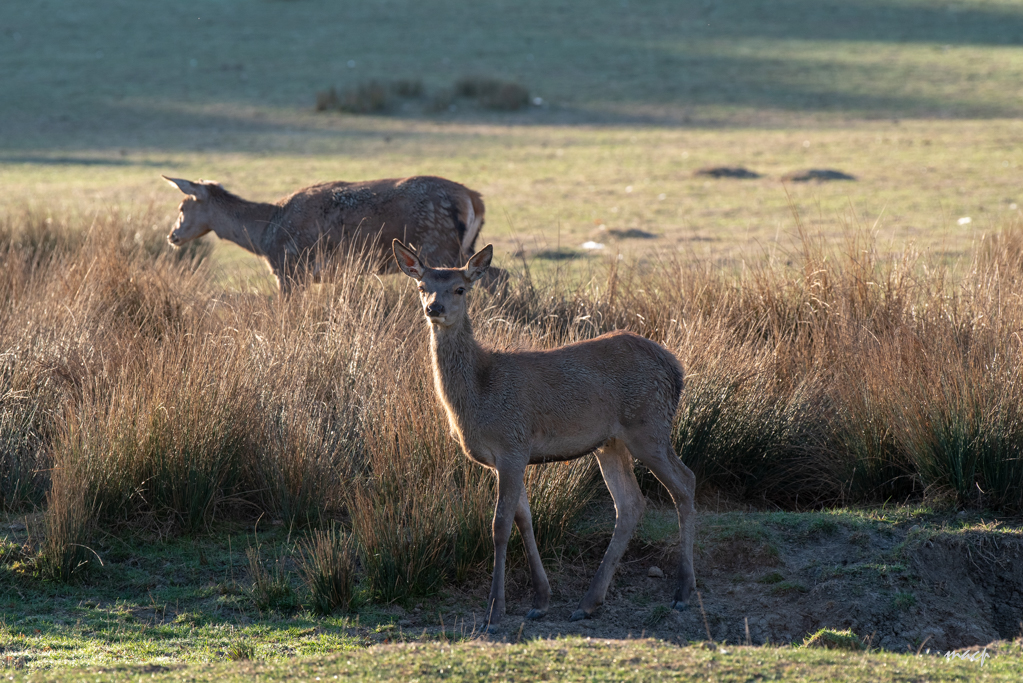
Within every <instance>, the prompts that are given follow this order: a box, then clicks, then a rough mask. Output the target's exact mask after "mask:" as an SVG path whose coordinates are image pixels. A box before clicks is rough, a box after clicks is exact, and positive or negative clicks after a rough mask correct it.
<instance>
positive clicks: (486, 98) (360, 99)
mask: <svg viewBox="0 0 1023 683" xmlns="http://www.w3.org/2000/svg"><path fill="white" fill-rule="evenodd" d="M415 100H419V101H421V102H422V103H421V104H420V105H417V106H419V107H421V108H422V110H423V111H426V112H433V113H440V112H445V111H454V110H457V109H458V106H459V104H461V103H471V104H472V105H474V106H476V107H478V108H480V109H487V110H490V111H517V110H519V109H523V108H525V107H527V106H529V103H530V99H529V90H528V88H526V87H524V86H522V85H520V84H518V83H515V82H512V81H502V80H500V79H497V78H485V77H481V76H468V77H465V78H461V79H459V80H458V81H456V82H455V84H454V86H453V87H451V88H442V89H440V90H437V91H435V92H434V93H433V94H432V95H430V96H427V92H426V88H425V87H424V86H423V82H422V81H420V80H418V79H399V80H394V81H391V82H389V83H385V82H381V81H376V80H373V81H367V82H363V83H359V84H356V85H354V86H351V87H348V88H344V89H341V90H338V89H337V88H335V87H333V86H332V87H330V88H328V89H327V90H321V91H320V92H318V93H316V104H315V108H316V111H321V112H327V111H340V112H344V113H347V114H381V113H386V112H389V111H393V110H394V109H395V108H396V105H397V104H398V103H399V101H404V102H405V104H404V105H403V108H406V109H407V108H409V107H410V106H411V105H410V104H408V103H409V102H412V101H415Z"/></svg>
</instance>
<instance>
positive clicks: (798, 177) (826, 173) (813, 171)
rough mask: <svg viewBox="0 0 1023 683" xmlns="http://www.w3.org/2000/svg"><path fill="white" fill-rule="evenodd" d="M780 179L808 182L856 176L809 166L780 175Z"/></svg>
mask: <svg viewBox="0 0 1023 683" xmlns="http://www.w3.org/2000/svg"><path fill="white" fill-rule="evenodd" d="M781 179H782V180H788V181H791V182H794V183H808V182H810V181H817V182H826V181H829V180H856V176H851V175H849V174H848V173H843V172H842V171H835V170H833V169H830V168H810V169H806V170H803V171H793V172H791V173H786V174H785V175H783V176H782V177H781Z"/></svg>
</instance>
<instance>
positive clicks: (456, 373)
mask: <svg viewBox="0 0 1023 683" xmlns="http://www.w3.org/2000/svg"><path fill="white" fill-rule="evenodd" d="M431 327H432V334H431V337H430V353H431V356H432V359H433V379H434V384H436V387H437V393H439V394H440V396H441V398H442V399H443V402H444V406H445V408H447V410H448V412H449V418H450V419H451V420H452V421H453V422H454V423H455V424H454V425H453V426H455V427H456V429H458V430H459V431H460V432H461V431H462V425H463V424H465V422H466V421H468V422H472V417H473V414H474V412H475V409H477V408H478V407H479V405H480V393H481V390H482V386H481V385H480V379H479V378H480V377H481V376H482V375H484V374H485V369H486V367H487V365H488V362H489V356H490V354H489V353H488V352H487V351H486V350H485V349H483V348H482V347H481V346H480V345H479V344H478V343H477V342H476V337H475V336H474V335H473V332H472V324H471V323H470V322H469V316H468V315H463V316H461V318H460V319H459V320H458V321H456V322H455V324H453V325H451V326H450V327H441V326H440V325H431Z"/></svg>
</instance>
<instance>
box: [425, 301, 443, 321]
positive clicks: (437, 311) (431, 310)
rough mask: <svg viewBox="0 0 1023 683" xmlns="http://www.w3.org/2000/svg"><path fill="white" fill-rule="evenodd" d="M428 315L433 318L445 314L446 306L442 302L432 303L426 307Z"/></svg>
mask: <svg viewBox="0 0 1023 683" xmlns="http://www.w3.org/2000/svg"><path fill="white" fill-rule="evenodd" d="M426 315H427V316H429V317H431V318H435V317H437V316H440V315H444V306H442V305H441V304H430V305H429V306H427V307H426Z"/></svg>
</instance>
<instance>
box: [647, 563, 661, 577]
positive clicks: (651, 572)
mask: <svg viewBox="0 0 1023 683" xmlns="http://www.w3.org/2000/svg"><path fill="white" fill-rule="evenodd" d="M646 575H647V576H649V577H650V578H651V579H663V578H664V571H662V570H661V568H660V567H658V566H651V567H650V569H647V570H646Z"/></svg>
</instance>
